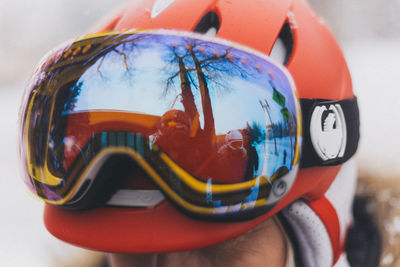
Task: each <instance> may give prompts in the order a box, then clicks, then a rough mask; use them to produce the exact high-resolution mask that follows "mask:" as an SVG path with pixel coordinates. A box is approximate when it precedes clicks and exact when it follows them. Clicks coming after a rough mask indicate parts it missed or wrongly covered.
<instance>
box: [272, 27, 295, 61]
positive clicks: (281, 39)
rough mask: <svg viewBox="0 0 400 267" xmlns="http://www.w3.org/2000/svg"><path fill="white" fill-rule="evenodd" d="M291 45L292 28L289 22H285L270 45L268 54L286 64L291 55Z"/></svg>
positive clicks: (292, 42)
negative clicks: (272, 44)
mask: <svg viewBox="0 0 400 267" xmlns="http://www.w3.org/2000/svg"><path fill="white" fill-rule="evenodd" d="M293 46H294V38H293V33H292V29H291V27H290V25H289V23H288V22H286V23H285V24H284V25H283V27H282V29H281V32H280V33H279V36H278V38H277V39H276V41H275V44H274V46H273V47H272V50H271V53H270V56H271V57H272V58H273V59H275V60H277V61H278V62H280V63H282V64H283V65H287V64H288V62H289V60H290V58H291V56H292V52H293Z"/></svg>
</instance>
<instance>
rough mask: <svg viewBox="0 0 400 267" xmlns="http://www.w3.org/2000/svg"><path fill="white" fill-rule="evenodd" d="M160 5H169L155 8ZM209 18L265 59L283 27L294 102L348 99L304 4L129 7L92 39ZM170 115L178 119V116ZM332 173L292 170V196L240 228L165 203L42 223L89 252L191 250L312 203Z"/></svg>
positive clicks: (340, 72) (270, 1) (288, 0)
mask: <svg viewBox="0 0 400 267" xmlns="http://www.w3.org/2000/svg"><path fill="white" fill-rule="evenodd" d="M160 2H168V3H169V5H164V6H163V5H162V3H161V4H160ZM157 5H159V6H157ZM160 5H161V6H160ZM155 9H156V10H155ZM210 11H213V12H215V13H216V14H217V15H218V17H219V20H220V27H219V30H218V33H217V35H216V36H217V37H220V38H224V39H228V40H230V41H233V42H237V43H240V44H242V45H246V46H249V47H251V48H253V49H256V50H258V51H261V52H262V53H265V54H270V52H271V50H272V48H273V47H274V44H275V42H276V40H277V38H278V36H279V33H280V31H281V29H282V27H283V25H284V24H285V23H289V25H290V28H291V31H292V34H293V50H292V54H291V57H290V60H289V62H288V64H287V68H288V69H289V72H290V73H291V74H292V76H293V78H294V81H295V83H296V87H297V90H298V96H299V97H300V98H310V99H332V100H341V99H345V98H349V97H352V96H353V91H352V85H351V78H350V74H349V71H348V68H347V65H346V62H345V60H344V57H343V54H342V52H341V50H340V48H339V46H338V44H337V42H336V41H335V39H334V37H333V36H332V33H331V31H330V30H329V29H328V27H327V26H326V25H325V23H324V22H323V21H322V20H321V19H320V18H319V17H318V16H317V15H316V14H315V13H314V11H313V10H312V9H311V8H310V6H309V4H308V3H307V2H306V1H305V0H280V1H276V0H255V1H251V2H248V1H229V0H202V1H196V0H190V1H189V0H174V1H165V0H140V1H131V2H130V3H129V4H128V5H125V6H123V7H122V8H120V9H119V10H117V11H116V12H114V13H113V14H111V15H110V17H108V18H107V19H106V20H105V21H103V22H102V23H101V24H100V25H99V26H97V27H96V28H95V29H94V32H104V31H111V30H112V31H123V30H127V29H132V28H135V29H141V28H143V29H160V28H161V29H174V30H183V31H193V30H194V29H195V28H196V26H197V24H198V23H199V21H200V20H201V19H202V18H203V17H204V16H205V15H206V14H207V13H208V12H210ZM170 115H172V117H176V119H178V117H179V114H172V113H171V114H170ZM180 120H181V119H180ZM183 120H184V119H183ZM340 168H341V167H340V166H330V167H313V168H305V169H300V170H299V172H298V175H297V178H296V181H295V184H294V185H293V187H292V189H291V190H290V191H289V192H288V194H287V195H286V196H285V197H284V198H283V199H282V200H281V201H280V202H279V203H278V204H277V205H276V206H275V208H274V209H273V210H272V211H271V212H269V213H267V214H265V215H262V216H260V217H257V218H255V219H252V220H249V221H245V222H227V223H223V222H207V221H199V220H195V219H192V218H189V217H187V216H185V215H184V214H182V213H180V212H179V211H178V210H177V209H175V208H174V207H173V206H172V205H171V204H170V203H169V202H167V201H164V202H163V203H162V204H160V205H158V206H156V207H154V208H151V209H142V208H141V209H139V208H134V209H133V208H131V209H127V208H123V209H120V208H111V207H105V208H99V209H94V210H89V211H66V210H62V209H60V208H57V207H54V206H50V205H46V208H45V213H44V220H45V224H46V227H47V229H48V230H49V231H50V232H51V233H52V234H53V235H55V236H56V237H58V238H60V239H62V240H64V241H67V242H69V243H72V244H75V245H78V246H82V247H86V248H90V249H96V250H102V251H109V252H120V253H150V252H167V251H178V250H187V249H195V248H200V247H205V246H209V245H213V244H216V243H220V242H223V241H226V240H228V239H231V238H234V237H236V236H238V235H240V234H243V233H245V232H247V231H248V230H250V229H252V228H253V227H255V226H256V225H258V224H259V223H261V222H263V221H264V220H266V219H268V218H269V217H271V216H273V215H274V214H276V213H277V212H279V211H280V210H282V209H283V208H285V207H286V206H287V205H289V204H290V203H292V202H293V201H294V200H296V199H298V198H300V197H306V198H309V199H318V198H320V197H321V196H323V195H324V193H325V192H326V190H327V189H328V188H329V186H330V185H331V183H332V182H333V181H334V179H335V177H336V175H337V173H338V171H339V170H340Z"/></svg>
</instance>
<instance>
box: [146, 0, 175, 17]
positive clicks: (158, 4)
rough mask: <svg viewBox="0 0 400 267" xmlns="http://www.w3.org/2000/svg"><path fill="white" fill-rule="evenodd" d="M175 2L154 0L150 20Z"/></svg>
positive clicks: (171, 0)
mask: <svg viewBox="0 0 400 267" xmlns="http://www.w3.org/2000/svg"><path fill="white" fill-rule="evenodd" d="M173 2H175V0H156V1H155V3H154V5H153V9H152V10H151V18H152V19H154V18H155V17H157V16H158V15H160V14H161V12H163V11H164V10H165V9H166V8H167V7H169V6H170V5H171V4H172V3H173Z"/></svg>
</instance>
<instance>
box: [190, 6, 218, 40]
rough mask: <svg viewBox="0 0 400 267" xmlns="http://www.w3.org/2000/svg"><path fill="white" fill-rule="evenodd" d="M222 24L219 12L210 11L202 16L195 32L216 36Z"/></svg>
mask: <svg viewBox="0 0 400 267" xmlns="http://www.w3.org/2000/svg"><path fill="white" fill-rule="evenodd" d="M220 26H221V24H220V20H219V17H218V15H217V13H216V12H214V11H210V12H208V13H207V14H205V15H204V16H203V17H202V18H201V20H200V22H199V23H198V24H197V26H196V27H195V28H194V32H198V33H203V34H206V35H208V36H215V35H216V34H217V33H218V30H219V27H220Z"/></svg>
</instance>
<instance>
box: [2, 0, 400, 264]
mask: <svg viewBox="0 0 400 267" xmlns="http://www.w3.org/2000/svg"><path fill="white" fill-rule="evenodd" d="M132 1H135V0H132ZM122 2H124V1H123V0H113V1H107V0H97V1H80V0H57V1H53V0H35V1H28V0H0V33H1V34H0V137H1V138H0V173H1V177H0V196H1V201H0V266H31V267H34V266H41V267H47V266H51V267H53V266H78V265H77V262H80V264H79V266H96V265H98V264H99V262H100V261H101V259H102V256H101V254H96V253H92V252H87V251H84V250H80V249H77V248H73V247H71V246H68V245H66V244H64V243H62V242H60V241H58V240H56V239H55V238H53V237H52V236H51V235H50V234H48V233H47V232H46V230H45V229H44V226H43V223H42V208H43V204H42V203H41V202H39V201H37V200H35V199H33V198H32V197H31V196H30V195H29V194H28V193H27V191H26V190H25V188H24V185H23V184H22V182H21V181H20V179H19V172H18V169H19V167H18V164H17V152H16V128H17V114H18V110H19V104H20V100H21V97H22V92H23V88H24V85H25V84H26V83H27V80H28V79H29V76H30V74H31V73H32V71H33V69H34V67H35V65H36V64H37V63H38V61H39V60H40V58H41V57H42V56H43V55H44V54H45V53H46V52H47V51H49V50H50V49H52V48H53V47H54V46H56V45H58V44H59V43H61V42H63V41H65V40H68V39H71V38H74V37H76V36H79V35H82V34H84V33H85V32H87V31H88V29H89V28H90V26H91V25H93V24H94V23H95V22H96V21H97V20H99V18H101V17H103V16H104V15H105V14H107V13H108V12H109V11H110V10H112V9H113V8H114V7H116V6H118V5H119V4H120V3H122ZM311 4H312V5H313V6H314V8H315V9H316V10H317V12H318V13H319V14H320V15H321V16H322V17H323V18H324V19H325V20H326V21H327V23H328V24H329V25H330V26H331V28H332V30H333V32H334V33H335V35H336V37H337V38H338V40H339V43H340V44H341V46H342V48H343V50H344V53H345V57H346V58H347V61H348V64H349V67H350V70H351V73H352V77H353V82H354V88H355V91H356V94H357V95H358V97H359V104H360V109H361V111H362V113H361V116H362V118H361V122H362V140H361V145H360V149H359V152H358V155H357V158H358V161H359V163H360V173H361V175H362V176H368V177H379V178H382V179H397V177H400V157H398V151H397V150H398V148H400V138H399V136H400V120H399V118H398V116H399V114H400V100H399V99H400V98H399V97H400V73H399V72H400V67H399V63H398V62H400V52H399V50H400V20H399V19H398V14H399V13H400V0H386V1H376V0H364V1H358V0H323V1H321V0H312V1H311ZM396 148H397V149H396ZM399 203H400V202H399ZM396 218H397V219H398V222H397V224H394V225H393V227H392V228H390V229H392V230H393V235H399V234H400V217H396ZM389 226H391V225H390V224H389ZM385 257H386V258H385ZM383 259H384V262H382V266H392V265H393V263H394V259H393V257H392V258H391V257H390V255H384V257H383ZM393 266H394V265H393Z"/></svg>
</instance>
